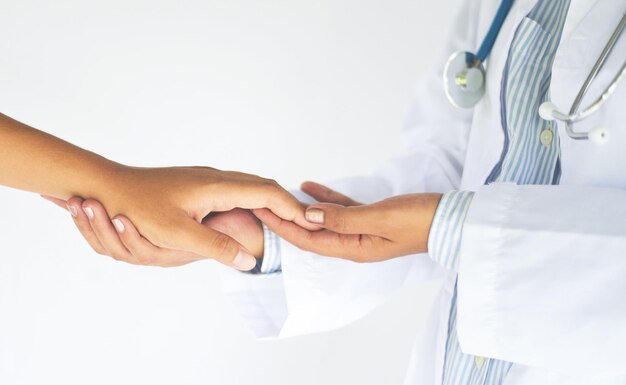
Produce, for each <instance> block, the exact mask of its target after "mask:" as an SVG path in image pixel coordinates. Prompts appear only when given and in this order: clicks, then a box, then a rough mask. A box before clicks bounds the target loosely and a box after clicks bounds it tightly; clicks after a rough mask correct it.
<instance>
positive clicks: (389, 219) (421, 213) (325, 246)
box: [253, 183, 441, 262]
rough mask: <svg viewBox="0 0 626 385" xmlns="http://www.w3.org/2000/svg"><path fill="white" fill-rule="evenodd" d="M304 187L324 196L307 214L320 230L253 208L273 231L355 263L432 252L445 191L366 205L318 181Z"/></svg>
mask: <svg viewBox="0 0 626 385" xmlns="http://www.w3.org/2000/svg"><path fill="white" fill-rule="evenodd" d="M302 189H303V191H305V192H307V193H308V194H309V195H311V196H313V197H314V198H316V199H317V200H318V201H320V203H316V204H314V205H311V206H309V207H308V208H307V210H306V217H307V219H309V220H311V221H312V223H315V224H318V225H320V227H322V230H319V231H310V230H307V229H305V228H302V227H300V226H298V225H295V224H293V223H289V222H287V221H285V220H283V219H281V218H280V217H278V216H276V215H275V214H273V213H272V212H271V211H269V210H266V209H255V210H253V212H254V214H255V215H256V216H257V217H258V218H259V219H261V220H262V221H263V222H264V223H265V224H266V225H267V227H269V228H270V229H271V230H272V231H273V232H275V233H276V234H278V235H279V236H280V237H282V238H284V239H285V240H287V241H289V242H291V243H293V244H294V245H296V246H297V247H299V248H301V249H303V250H307V251H312V252H315V253H317V254H320V255H326V256H331V257H338V258H343V259H349V260H352V261H355V262H378V261H384V260H387V259H391V258H395V257H400V256H403V255H409V254H416V253H425V252H427V251H428V235H429V232H430V227H431V225H432V221H433V218H434V216H435V212H436V210H437V206H438V205H439V201H440V200H441V194H437V193H421V194H408V195H400V196H396V197H392V198H389V199H385V200H382V201H380V202H376V203H372V204H368V205H364V204H361V203H359V202H356V201H355V200H353V199H351V198H349V197H347V196H345V195H343V194H340V193H338V192H336V191H333V190H331V189H329V188H327V187H325V186H323V185H320V184H317V183H305V184H304V185H303V186H302Z"/></svg>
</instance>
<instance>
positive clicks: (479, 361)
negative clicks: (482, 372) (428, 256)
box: [474, 356, 485, 368]
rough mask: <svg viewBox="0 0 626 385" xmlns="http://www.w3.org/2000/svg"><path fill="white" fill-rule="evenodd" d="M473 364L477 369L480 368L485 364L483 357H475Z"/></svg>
mask: <svg viewBox="0 0 626 385" xmlns="http://www.w3.org/2000/svg"><path fill="white" fill-rule="evenodd" d="M474 363H475V364H476V366H477V367H479V368H480V367H481V366H483V364H484V363H485V357H481V356H475V357H474Z"/></svg>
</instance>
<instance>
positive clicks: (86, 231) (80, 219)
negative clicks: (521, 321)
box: [67, 197, 107, 255]
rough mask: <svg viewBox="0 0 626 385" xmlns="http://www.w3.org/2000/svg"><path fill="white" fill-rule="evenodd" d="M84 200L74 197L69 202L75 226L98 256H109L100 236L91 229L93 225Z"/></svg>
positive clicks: (68, 206) (68, 205)
mask: <svg viewBox="0 0 626 385" xmlns="http://www.w3.org/2000/svg"><path fill="white" fill-rule="evenodd" d="M82 205H83V199H82V198H80V197H73V198H70V199H68V200H67V208H68V210H69V212H70V213H71V215H72V219H73V220H74V224H75V225H76V227H77V228H78V231H80V233H81V235H82V236H83V238H85V240H86V241H87V243H89V246H91V248H92V249H93V250H94V251H95V252H96V253H98V254H102V255H107V250H106V249H105V248H104V246H102V243H100V240H99V239H98V236H97V235H96V233H95V232H94V231H93V229H92V228H91V224H90V223H89V218H87V215H86V214H85V212H84V211H83V206H82Z"/></svg>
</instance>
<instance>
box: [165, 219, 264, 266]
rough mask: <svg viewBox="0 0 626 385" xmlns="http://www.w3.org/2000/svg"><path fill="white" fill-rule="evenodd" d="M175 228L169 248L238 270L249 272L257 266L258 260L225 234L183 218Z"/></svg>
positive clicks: (175, 224)
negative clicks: (210, 259)
mask: <svg viewBox="0 0 626 385" xmlns="http://www.w3.org/2000/svg"><path fill="white" fill-rule="evenodd" d="M173 226H174V227H173V228H174V229H175V230H174V231H173V233H172V234H171V236H172V238H173V239H172V240H171V243H170V244H169V245H166V246H167V247H168V248H171V249H176V250H185V251H188V252H191V253H194V254H197V255H200V256H203V257H205V258H212V259H215V260H216V261H218V262H221V263H223V264H224V265H227V266H232V267H234V268H236V269H238V270H243V271H248V270H252V269H253V268H254V267H255V266H256V258H254V256H252V255H251V254H250V253H249V252H248V251H247V250H246V249H245V248H244V247H243V246H242V245H241V244H239V243H238V242H237V241H235V240H234V239H232V238H231V237H229V236H228V235H226V234H224V233H220V232H219V231H215V230H213V229H211V228H209V227H206V226H202V224H200V223H198V222H196V221H194V220H193V219H191V218H189V217H184V218H181V220H180V221H178V222H177V223H174V224H173Z"/></svg>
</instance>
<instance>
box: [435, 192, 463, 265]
mask: <svg viewBox="0 0 626 385" xmlns="http://www.w3.org/2000/svg"><path fill="white" fill-rule="evenodd" d="M473 197H474V193H473V192H471V191H450V192H447V193H445V194H444V195H443V197H442V198H441V201H440V202H439V206H438V207H437V211H436V212H435V217H434V218H433V223H432V225H431V227H430V233H429V235H428V254H429V255H430V258H431V259H432V260H433V261H435V262H437V263H439V264H440V265H441V266H443V267H445V268H446V269H450V270H454V271H458V267H459V250H460V246H461V235H462V233H463V223H464V222H465V217H466V216H467V211H468V210H469V207H470V203H471V202H472V198H473Z"/></svg>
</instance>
